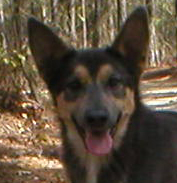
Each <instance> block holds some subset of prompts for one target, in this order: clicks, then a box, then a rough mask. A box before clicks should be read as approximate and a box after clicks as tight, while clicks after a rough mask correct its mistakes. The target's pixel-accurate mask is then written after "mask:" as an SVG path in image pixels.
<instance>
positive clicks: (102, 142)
mask: <svg viewBox="0 0 177 183" xmlns="http://www.w3.org/2000/svg"><path fill="white" fill-rule="evenodd" d="M120 117H121V115H119V117H118V119H117V122H116V124H114V125H113V126H112V127H110V128H108V129H104V130H102V129H99V130H98V129H97V130H95V129H94V130H92V129H89V130H86V129H84V128H82V127H81V126H80V125H78V123H77V121H76V120H75V118H73V121H74V123H75V125H76V128H77V130H78V132H79V134H80V136H81V137H82V139H83V142H84V145H85V147H86V149H87V151H88V152H89V153H91V154H93V155H96V156H104V155H107V154H109V153H110V152H111V150H112V148H113V142H114V135H115V133H116V129H117V124H118V122H119V120H120Z"/></svg>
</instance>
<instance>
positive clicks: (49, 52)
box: [28, 18, 70, 81]
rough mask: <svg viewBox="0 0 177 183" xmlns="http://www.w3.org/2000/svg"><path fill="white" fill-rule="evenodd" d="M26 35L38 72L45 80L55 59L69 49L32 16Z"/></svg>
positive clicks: (53, 65)
mask: <svg viewBox="0 0 177 183" xmlns="http://www.w3.org/2000/svg"><path fill="white" fill-rule="evenodd" d="M28 37H29V45H30V49H31V52H32V54H33V57H34V59H35V62H36V65H37V67H38V70H39V73H40V74H41V75H42V77H43V78H44V80H45V81H47V79H48V77H49V76H50V75H51V73H52V72H53V71H52V70H51V68H55V64H56V63H55V62H56V60H57V61H58V60H60V59H62V57H63V56H64V55H65V54H67V53H68V52H69V50H70V49H69V48H68V46H66V44H65V43H64V42H63V41H62V40H61V39H60V38H59V37H58V36H56V35H55V34H54V33H53V32H52V31H51V30H50V29H49V28H48V27H47V26H45V25H44V24H43V23H41V22H39V21H37V20H36V19H34V18H29V20H28Z"/></svg>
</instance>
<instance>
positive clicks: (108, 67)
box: [74, 49, 123, 77]
mask: <svg viewBox="0 0 177 183" xmlns="http://www.w3.org/2000/svg"><path fill="white" fill-rule="evenodd" d="M75 63H77V64H76V65H75V67H74V73H75V74H76V75H78V76H90V77H93V76H94V77H97V76H98V75H99V77H101V76H105V75H109V74H111V73H112V72H114V71H115V70H123V67H122V65H121V63H120V62H119V58H115V57H113V56H111V55H110V54H109V53H107V52H106V51H105V50H104V49H89V50H82V51H79V52H77V54H76V56H75Z"/></svg>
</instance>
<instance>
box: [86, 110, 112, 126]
mask: <svg viewBox="0 0 177 183" xmlns="http://www.w3.org/2000/svg"><path fill="white" fill-rule="evenodd" d="M108 118H109V113H108V111H107V110H104V109H101V110H87V111H86V113H85V119H86V123H87V125H89V126H90V127H103V126H104V125H105V124H106V122H107V121H108Z"/></svg>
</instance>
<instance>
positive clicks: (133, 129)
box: [28, 6, 177, 183]
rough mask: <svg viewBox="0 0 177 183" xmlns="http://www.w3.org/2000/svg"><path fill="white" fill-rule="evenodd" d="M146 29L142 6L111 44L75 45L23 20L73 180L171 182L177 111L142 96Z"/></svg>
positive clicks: (176, 157)
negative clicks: (157, 108) (153, 104)
mask: <svg viewBox="0 0 177 183" xmlns="http://www.w3.org/2000/svg"><path fill="white" fill-rule="evenodd" d="M148 29H149V28H148V14H147V10H146V8H145V7H143V6H140V7H137V8H136V9H135V10H134V11H133V12H132V13H131V14H130V15H129V17H128V18H127V20H126V22H125V23H124V25H123V27H122V29H121V31H120V33H119V34H118V36H117V37H116V38H115V40H114V42H113V43H112V44H111V45H110V46H107V47H104V48H89V49H80V50H76V49H74V48H72V47H70V46H68V45H66V44H65V43H64V42H63V41H62V39H60V38H59V37H58V36H56V35H55V34H54V33H53V32H52V31H51V29H50V28H48V27H47V26H45V25H44V24H43V23H41V22H39V21H37V20H36V19H34V18H29V21H28V35H29V45H30V48H31V52H32V54H33V57H34V59H35V62H36V65H37V68H38V70H39V73H40V75H41V77H42V78H43V79H44V81H45V83H46V84H47V87H48V89H49V91H50V93H51V95H52V98H53V100H54V104H55V106H56V112H57V115H58V116H59V124H60V125H61V133H62V140H63V161H64V167H65V168H66V172H67V175H68V177H69V179H70V182H71V183H177V113H175V112H167V111H166V112H165V111H163V112H161V111H152V110H151V109H149V108H148V107H146V106H145V105H144V104H142V102H141V100H140V94H139V82H140V76H141V73H142V71H143V67H144V65H145V61H146V55H147V51H148V42H149V30H148Z"/></svg>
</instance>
